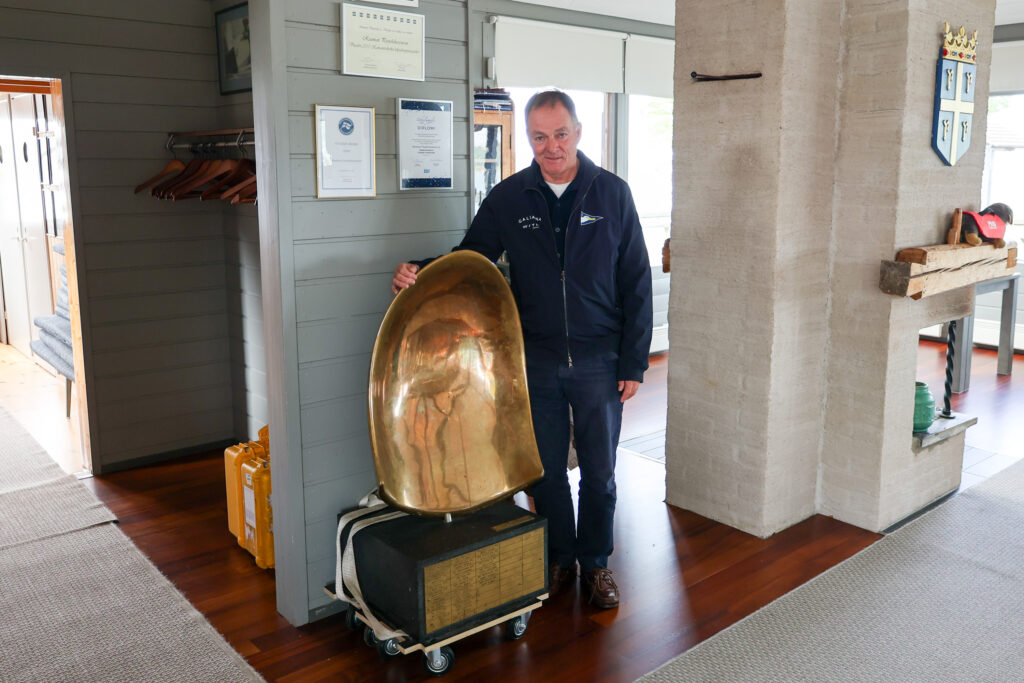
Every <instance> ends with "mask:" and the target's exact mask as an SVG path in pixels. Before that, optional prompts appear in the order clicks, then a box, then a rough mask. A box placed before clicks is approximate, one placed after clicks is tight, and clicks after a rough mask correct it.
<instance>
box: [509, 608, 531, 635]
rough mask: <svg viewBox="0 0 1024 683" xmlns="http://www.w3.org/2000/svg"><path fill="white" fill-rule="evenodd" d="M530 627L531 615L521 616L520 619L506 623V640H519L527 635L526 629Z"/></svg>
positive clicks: (527, 613)
mask: <svg viewBox="0 0 1024 683" xmlns="http://www.w3.org/2000/svg"><path fill="white" fill-rule="evenodd" d="M529 625H530V613H529V612H526V613H525V614H520V615H519V616H518V617H515V618H513V619H509V620H508V621H506V622H505V638H507V639H508V640H519V639H520V638H522V637H523V634H525V633H526V627H527V626H529Z"/></svg>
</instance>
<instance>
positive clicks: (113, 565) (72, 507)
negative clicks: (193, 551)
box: [0, 408, 263, 683]
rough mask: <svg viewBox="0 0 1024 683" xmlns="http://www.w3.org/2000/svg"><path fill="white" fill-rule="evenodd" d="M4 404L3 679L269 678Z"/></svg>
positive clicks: (208, 682)
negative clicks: (119, 525)
mask: <svg viewBox="0 0 1024 683" xmlns="http://www.w3.org/2000/svg"><path fill="white" fill-rule="evenodd" d="M114 519H115V518H114V515H113V514H112V513H111V512H110V510H109V509H107V508H106V507H105V506H104V505H103V504H102V503H100V502H99V501H98V500H96V498H95V497H94V496H93V495H92V494H91V493H90V492H89V491H88V490H86V489H85V487H83V486H82V485H81V484H80V483H79V482H78V481H77V480H76V479H75V478H74V477H72V476H70V475H66V474H64V473H63V472H62V471H61V470H60V468H59V467H57V466H56V465H55V464H53V462H52V461H51V460H50V459H49V457H48V456H47V455H46V453H45V451H43V449H42V448H41V447H40V446H39V445H38V444H37V443H36V442H35V441H34V440H33V439H32V438H31V436H29V435H28V434H27V433H26V432H25V431H24V429H22V428H21V426H20V425H18V424H17V423H16V422H15V421H14V420H13V419H12V418H11V417H10V415H8V414H7V413H5V412H4V411H3V409H2V408H0V681H2V682H3V683H21V682H24V683H30V682H31V683H36V682H43V681H45V682H46V683H61V682H65V681H66V682H68V683H79V682H83V681H89V682H90V683H91V682H93V681H104V682H106V681H111V682H115V681H118V682H119V681H123V682H124V683H140V682H149V681H153V682H161V681H167V682H168V683H170V682H172V681H173V682H175V683H177V682H179V681H194V682H196V683H221V682H224V683H230V682H234V681H262V680H263V679H262V678H260V676H259V674H257V673H256V672H255V671H254V670H253V669H252V668H251V667H250V666H249V665H248V664H247V663H246V661H245V660H244V659H243V658H242V657H241V656H240V655H239V654H238V653H236V652H235V651H234V650H232V649H231V646H230V645H228V643H227V642H226V641H225V640H224V638H223V637H221V635H220V634H218V633H217V631H216V630H214V628H213V627H212V626H211V625H210V623H209V622H208V621H206V619H205V618H204V617H203V616H202V615H201V614H200V613H199V612H197V611H196V610H195V608H194V607H192V605H190V604H189V602H188V601H187V600H186V599H185V598H184V597H183V596H182V595H181V594H180V593H179V592H178V591H177V590H176V589H175V588H174V586H173V585H171V583H170V582H169V581H168V580H167V579H166V577H164V576H163V575H162V574H161V573H160V572H159V571H158V570H157V568H156V567H154V566H153V564H152V563H150V562H149V560H147V559H146V558H145V557H144V556H143V554H142V553H141V552H139V550H138V548H136V547H135V545H134V544H133V543H132V542H131V541H130V540H129V539H128V538H127V537H126V536H125V535H124V534H123V533H121V530H120V529H118V528H117V527H116V526H114V525H113V524H112V523H111V522H112V521H113V520H114Z"/></svg>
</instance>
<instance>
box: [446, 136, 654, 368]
mask: <svg viewBox="0 0 1024 683" xmlns="http://www.w3.org/2000/svg"><path fill="white" fill-rule="evenodd" d="M577 154H578V157H579V169H578V171H577V175H576V178H577V180H579V183H580V184H579V190H578V191H577V192H576V205H575V206H574V207H573V209H572V213H571V217H570V219H569V224H568V226H566V235H565V272H564V273H563V272H562V268H561V265H560V264H559V259H558V252H557V250H556V248H555V234H554V227H553V225H552V223H551V217H550V216H549V215H548V206H547V201H546V200H545V198H544V195H543V194H542V193H541V189H540V186H539V183H542V182H544V180H543V177H542V176H541V173H540V167H539V166H538V165H537V162H536V161H534V162H533V164H532V165H531V166H530V167H529V168H525V169H523V170H522V171H520V172H518V173H516V174H515V175H513V176H511V177H509V178H507V179H505V180H504V181H502V182H501V183H499V184H498V185H497V186H495V187H494V189H492V190H491V192H490V193H489V194H488V195H487V197H486V198H485V199H484V201H483V203H482V204H481V205H480V210H479V211H478V212H477V214H476V217H475V218H474V219H473V223H472V225H470V226H469V231H468V232H467V233H466V236H465V238H463V240H462V243H461V244H459V246H458V247H456V249H472V250H473V251H477V252H479V253H481V254H483V255H484V256H486V257H487V258H489V259H491V260H492V261H494V260H496V259H497V258H498V257H499V256H501V253H502V252H503V251H505V252H508V259H509V266H510V268H509V270H510V274H511V280H512V294H513V295H514V296H515V299H516V304H517V305H518V307H519V317H520V320H521V321H522V325H523V337H524V341H525V345H526V357H527V358H528V359H529V361H530V362H531V364H532V363H546V362H550V363H559V364H564V363H572V362H574V361H578V360H583V359H606V360H613V359H617V360H618V379H619V380H635V381H643V374H644V371H645V370H647V356H648V354H649V353H650V348H651V328H652V324H653V314H652V304H651V267H650V262H649V260H648V255H647V248H646V246H645V245H644V236H643V232H642V231H641V229H640V219H639V217H638V216H637V213H636V207H635V206H634V204H633V195H632V194H631V193H630V191H629V186H628V185H626V183H625V181H623V180H622V179H621V178H619V177H618V176H616V175H615V174H613V173H610V172H608V171H606V170H604V169H602V168H600V167H599V166H597V165H595V164H594V162H592V161H591V160H590V159H588V158H587V157H586V156H585V155H584V154H583V153H582V152H577Z"/></svg>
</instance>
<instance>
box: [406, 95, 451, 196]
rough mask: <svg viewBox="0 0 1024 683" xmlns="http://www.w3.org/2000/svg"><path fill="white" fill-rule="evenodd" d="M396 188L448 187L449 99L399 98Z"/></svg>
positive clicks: (449, 153) (432, 188)
mask: <svg viewBox="0 0 1024 683" xmlns="http://www.w3.org/2000/svg"><path fill="white" fill-rule="evenodd" d="M395 111H396V112H397V119H398V188H399V189H400V190H450V189H452V187H453V182H452V168H453V162H452V125H453V124H452V102H451V100H419V99H408V98H404V97H399V98H398V101H397V103H396V106H395Z"/></svg>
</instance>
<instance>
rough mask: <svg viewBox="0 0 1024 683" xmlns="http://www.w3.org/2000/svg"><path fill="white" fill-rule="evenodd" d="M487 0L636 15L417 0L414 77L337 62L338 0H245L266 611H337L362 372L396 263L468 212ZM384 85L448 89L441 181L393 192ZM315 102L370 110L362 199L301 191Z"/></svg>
mask: <svg viewBox="0 0 1024 683" xmlns="http://www.w3.org/2000/svg"><path fill="white" fill-rule="evenodd" d="M475 5H480V7H479V8H474V6H475ZM392 9H394V8H392ZM492 9H508V10H510V12H509V13H512V14H515V15H518V16H526V17H533V18H543V19H552V20H560V21H562V22H564V23H582V24H583V25H592V26H595V27H600V28H619V29H621V28H622V27H623V26H637V25H638V24H637V22H628V21H625V20H615V19H610V18H607V17H594V16H592V15H580V14H578V13H572V12H566V11H558V10H550V9H547V8H543V7H536V6H532V5H523V4H521V3H510V2H486V3H477V2H475V0H468V1H463V0H420V3H419V7H417V8H415V9H410V10H409V11H412V12H415V13H417V14H422V15H424V16H425V18H426V19H425V28H426V59H427V63H426V81H425V82H416V81H401V80H393V79H374V78H364V77H357V76H345V75H343V74H342V73H341V68H342V65H341V49H340V25H341V13H340V4H339V3H338V2H332V1H330V0H293V1H290V2H279V1H278V0H251V2H250V16H251V18H252V21H251V24H252V26H253V30H254V31H255V32H256V34H257V37H258V38H259V40H261V41H262V44H263V45H264V47H265V49H266V52H265V53H264V55H263V56H262V57H258V60H259V61H258V63H257V73H256V77H255V81H254V88H255V89H254V108H255V111H256V125H257V134H258V137H259V138H260V140H259V143H260V145H261V147H260V151H259V154H258V163H259V168H260V170H261V173H263V174H264V175H261V180H262V178H263V177H266V178H268V180H269V179H275V180H276V181H277V183H276V184H277V186H278V187H277V188H276V192H274V193H273V194H272V195H271V193H266V192H263V191H262V190H261V193H260V197H261V201H260V222H261V230H262V231H263V233H262V234H261V242H262V249H261V254H262V259H263V263H262V266H263V275H264V314H265V322H266V333H267V337H266V344H267V350H268V362H269V364H270V367H269V368H268V369H269V370H270V373H269V387H268V392H269V394H268V395H269V396H270V404H269V413H270V416H271V420H272V421H274V422H275V424H278V423H279V422H278V421H280V424H281V425H282V426H281V428H280V429H278V428H276V427H275V429H272V430H271V439H272V444H271V449H272V451H275V452H277V453H282V454H283V455H281V456H279V458H278V459H277V460H276V461H275V466H274V468H273V469H272V472H273V477H274V504H275V510H274V512H275V542H276V547H277V550H278V552H277V567H278V573H277V578H278V609H279V610H280V611H281V613H282V614H284V615H285V616H286V617H287V618H288V619H289V620H291V621H293V622H295V623H301V622H303V621H306V620H307V619H317V618H320V617H322V616H325V615H326V614H328V613H330V612H332V611H334V610H336V609H338V606H339V605H340V603H337V602H334V603H331V602H330V601H329V599H328V598H327V597H326V596H325V595H324V593H323V590H322V588H323V586H324V584H326V583H328V582H329V581H331V580H333V577H334V569H335V548H334V534H335V526H336V515H337V513H338V512H339V510H341V509H343V508H345V507H348V506H352V505H354V504H356V503H357V501H358V500H359V498H360V497H361V496H363V495H364V494H365V493H366V492H367V491H369V490H370V489H371V488H372V487H373V486H374V485H375V476H374V471H373V460H372V455H371V450H370V444H369V437H368V429H367V421H366V394H367V375H368V367H369V356H370V351H371V349H372V347H373V341H374V339H375V337H376V333H377V329H378V327H379V324H380V321H381V318H382V317H383V314H384V311H385V310H386V308H387V306H388V304H389V303H390V300H391V293H390V289H389V282H390V279H391V273H392V271H393V269H394V266H395V264H397V263H398V262H400V261H403V260H408V259H410V258H418V257H424V256H431V255H436V254H440V253H444V252H446V251H448V250H449V249H451V247H452V246H454V245H455V244H456V243H457V242H458V241H459V239H461V236H462V234H463V233H464V232H465V229H466V227H467V225H468V222H469V218H470V212H471V201H470V188H469V182H470V179H469V170H470V159H469V157H468V148H469V144H468V143H469V136H470V128H469V126H470V122H471V111H470V107H471V92H472V87H473V86H482V85H484V81H483V77H482V70H483V48H482V37H483V36H484V34H485V32H486V30H487V29H486V24H487V22H486V18H487V17H486V13H487V12H488V11H491V10H492ZM513 10H514V11H513ZM660 29H661V31H662V32H663V33H667V34H668V35H671V28H666V27H660ZM652 35H660V33H655V34H652ZM396 97H422V98H429V99H447V100H452V101H453V102H454V121H455V142H454V155H455V187H454V189H453V190H447V191H434V192H429V191H415V192H402V191H400V190H398V186H397V170H396V162H397V158H396V146H395V98H396ZM316 104H341V105H355V106H372V107H374V108H375V109H376V125H377V130H376V153H377V197H376V198H374V199H350V200H317V199H316V198H315V187H314V183H315V172H314V169H315V155H314V130H313V111H314V105H316ZM268 283H269V284H268ZM278 290H279V291H278ZM279 335H280V336H279ZM279 364H280V366H281V367H280V372H281V374H280V376H278V375H277V372H278V365H279ZM275 430H277V434H276V435H275Z"/></svg>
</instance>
